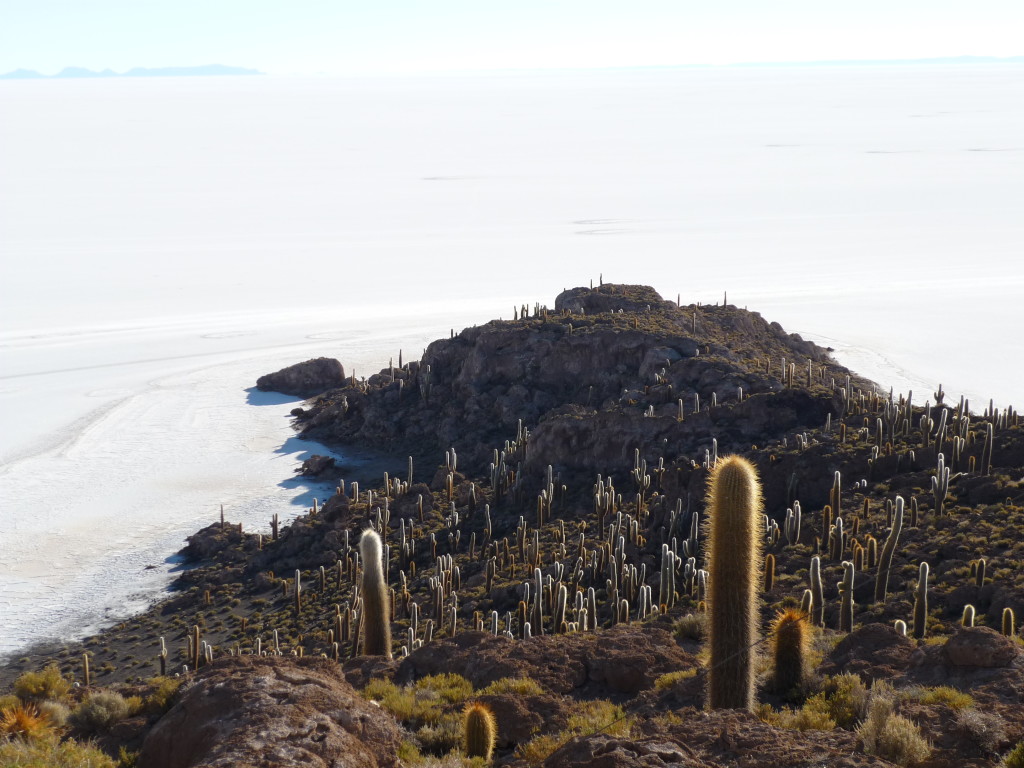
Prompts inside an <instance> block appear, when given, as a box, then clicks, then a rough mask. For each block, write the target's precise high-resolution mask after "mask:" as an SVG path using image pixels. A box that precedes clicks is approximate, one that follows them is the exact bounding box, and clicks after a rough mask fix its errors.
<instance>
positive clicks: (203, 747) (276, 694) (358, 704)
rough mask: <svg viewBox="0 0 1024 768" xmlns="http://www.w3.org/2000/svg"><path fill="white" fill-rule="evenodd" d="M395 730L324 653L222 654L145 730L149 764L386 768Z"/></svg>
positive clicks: (159, 767) (143, 759)
mask: <svg viewBox="0 0 1024 768" xmlns="http://www.w3.org/2000/svg"><path fill="white" fill-rule="evenodd" d="M399 734H400V732H399V729H398V726H397V725H396V724H395V722H394V720H392V719H391V718H390V717H387V716H383V715H382V714H381V712H380V709H379V708H378V707H377V706H376V705H374V704H371V703H369V702H367V701H365V700H364V699H362V698H361V697H360V696H359V694H357V693H356V692H355V690H354V689H353V688H352V686H351V685H349V684H348V682H346V680H345V678H344V677H343V676H342V674H341V672H340V670H339V668H338V665H337V664H333V663H331V662H328V661H327V660H325V659H288V658H281V657H256V656H240V657H226V658H224V659H221V660H219V661H217V662H215V663H214V664H213V665H212V666H210V667H208V668H206V669H205V670H204V671H202V672H201V673H200V675H199V678H198V679H197V680H196V682H195V683H194V684H193V685H191V686H190V687H189V688H188V690H187V691H185V692H184V694H183V695H182V696H181V698H180V699H179V701H178V703H177V704H175V705H174V707H173V708H172V709H171V711H170V712H168V713H167V714H166V715H165V716H164V717H163V718H162V719H161V720H160V721H159V723H157V725H156V726H155V727H154V728H153V730H152V731H150V733H149V735H148V736H147V737H146V741H145V743H144V744H143V747H142V752H141V754H140V755H139V760H138V764H139V765H140V766H141V765H144V766H146V768H237V767H238V766H246V767H247V768H289V767H290V766H295V768H299V767H300V766H301V768H390V767H391V766H397V765H398V764H399V763H398V758H397V748H398V745H399V743H400V740H401V739H400V735H399Z"/></svg>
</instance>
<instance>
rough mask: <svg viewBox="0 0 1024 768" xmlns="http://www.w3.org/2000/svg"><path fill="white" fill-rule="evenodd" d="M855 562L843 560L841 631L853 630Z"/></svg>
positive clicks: (840, 586) (840, 588)
mask: <svg viewBox="0 0 1024 768" xmlns="http://www.w3.org/2000/svg"><path fill="white" fill-rule="evenodd" d="M853 575H854V569H853V563H851V562H850V561H849V560H844V561H843V580H842V581H841V582H840V583H839V595H840V597H841V598H842V603H841V605H840V608H839V631H840V632H852V631H853Z"/></svg>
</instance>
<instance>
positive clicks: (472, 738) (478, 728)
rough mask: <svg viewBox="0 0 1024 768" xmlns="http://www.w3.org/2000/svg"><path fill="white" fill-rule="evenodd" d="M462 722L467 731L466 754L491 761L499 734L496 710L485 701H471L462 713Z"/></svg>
mask: <svg viewBox="0 0 1024 768" xmlns="http://www.w3.org/2000/svg"><path fill="white" fill-rule="evenodd" d="M462 723H463V729H464V731H465V749H466V756H467V757H482V758H483V759H484V760H485V761H488V762H490V759H491V755H492V754H493V752H494V742H495V739H496V738H497V734H498V723H497V721H496V720H495V717H494V712H492V711H491V708H490V707H488V706H487V705H486V704H484V703H483V702H480V701H474V702H471V703H470V704H468V705H467V706H466V709H465V710H464V711H463V713H462Z"/></svg>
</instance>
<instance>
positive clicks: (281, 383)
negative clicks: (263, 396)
mask: <svg viewBox="0 0 1024 768" xmlns="http://www.w3.org/2000/svg"><path fill="white" fill-rule="evenodd" d="M344 383H345V368H344V367H343V366H342V364H341V363H340V362H338V361H337V360H335V359H334V358H330V357H318V358H316V359H314V360H307V361H306V362H304V363H296V364H295V365H289V366H288V367H287V368H282V369H281V370H280V371H277V372H276V373H268V374H267V375H265V376H260V377H259V379H257V380H256V387H257V388H258V389H261V390H263V391H270V392H281V393H283V394H285V395H294V396H296V397H313V396H314V395H319V394H320V393H322V392H326V391H327V390H329V389H334V388H336V387H340V386H342V385H343V384H344Z"/></svg>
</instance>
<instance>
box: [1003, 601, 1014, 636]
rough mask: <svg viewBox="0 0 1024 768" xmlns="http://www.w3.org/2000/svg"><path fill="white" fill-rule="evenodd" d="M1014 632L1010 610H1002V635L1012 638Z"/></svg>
mask: <svg viewBox="0 0 1024 768" xmlns="http://www.w3.org/2000/svg"><path fill="white" fill-rule="evenodd" d="M1015 630H1016V621H1015V617H1014V615H1013V609H1012V608H1003V634H1004V635H1006V636H1007V637H1013V635H1014V632H1015Z"/></svg>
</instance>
